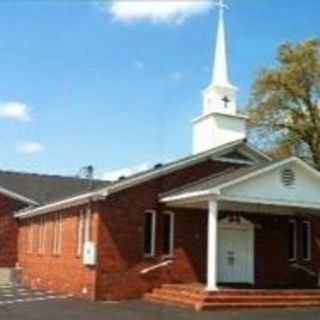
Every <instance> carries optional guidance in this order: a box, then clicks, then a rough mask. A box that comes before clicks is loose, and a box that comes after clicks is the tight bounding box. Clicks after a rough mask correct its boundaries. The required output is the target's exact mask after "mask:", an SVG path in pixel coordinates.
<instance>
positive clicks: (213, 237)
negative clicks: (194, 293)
mask: <svg viewBox="0 0 320 320" xmlns="http://www.w3.org/2000/svg"><path fill="white" fill-rule="evenodd" d="M207 260H208V263H207V290H210V291H215V290H218V286H217V284H218V201H217V200H215V199H211V200H210V201H209V212H208V256H207Z"/></svg>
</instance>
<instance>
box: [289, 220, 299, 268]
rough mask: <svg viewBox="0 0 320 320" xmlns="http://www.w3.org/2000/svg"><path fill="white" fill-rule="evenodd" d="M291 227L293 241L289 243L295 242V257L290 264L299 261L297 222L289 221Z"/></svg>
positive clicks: (290, 259)
mask: <svg viewBox="0 0 320 320" xmlns="http://www.w3.org/2000/svg"><path fill="white" fill-rule="evenodd" d="M289 225H293V226H294V228H293V239H289V241H291V240H293V246H294V250H293V257H291V258H289V257H288V260H289V261H290V262H293V261H297V258H298V228H297V220H293V219H292V220H289Z"/></svg>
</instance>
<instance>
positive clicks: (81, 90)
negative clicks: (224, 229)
mask: <svg viewBox="0 0 320 320" xmlns="http://www.w3.org/2000/svg"><path fill="white" fill-rule="evenodd" d="M134 1H135V0H132V1H131V2H134ZM180 1H181V0H180ZM146 2H148V0H147V1H146ZM227 2H228V4H229V6H230V10H228V12H227V15H226V22H227V30H228V44H229V56H230V65H231V67H230V69H231V78H232V80H233V83H234V84H235V85H237V86H238V87H239V88H240V90H241V91H240V106H241V108H244V106H245V105H246V103H247V99H248V95H249V92H250V86H251V84H252V82H253V80H254V78H255V75H256V73H257V72H258V70H259V69H260V68H262V67H263V66H270V65H272V64H273V63H274V59H275V54H276V48H277V47H278V45H279V44H280V43H282V42H284V41H287V40H290V41H294V42H298V41H302V40H305V39H308V38H311V37H316V36H319V12H320V2H319V1H318V0H305V1H296V0H294V1H292V0H281V1H279V0H259V1H252V0H229V1H227ZM194 3H195V5H193V7H188V8H187V9H186V8H182V9H181V8H180V9H179V8H178V9H177V8H173V9H172V8H171V9H172V10H171V9H170V8H169V7H168V8H166V10H167V11H164V12H163V10H162V9H163V8H161V7H160V8H153V9H150V8H149V9H148V8H147V9H146V11H143V12H144V15H143V14H141V15H139V14H136V15H134V14H133V15H132V12H130V7H126V8H124V7H123V8H120V9H121V10H122V11H121V10H120V11H119V10H118V11H117V10H116V9H119V8H116V5H117V4H115V3H113V2H112V1H111V0H110V1H106V2H99V3H97V2H94V1H89V0H88V1H84V0H83V1H76V0H59V1H55V0H46V1H45V0H43V1H40V0H38V1H36V0H34V1H28V0H24V1H1V3H0V70H1V81H0V143H1V147H2V152H1V157H0V167H1V168H2V169H13V170H23V171H34V172H40V173H44V172H46V173H54V174H55V173H58V174H68V175H73V174H76V173H77V171H78V169H79V168H80V167H82V166H84V165H87V164H92V165H94V166H95V168H96V170H97V174H99V176H101V175H103V174H105V173H110V172H111V173H114V170H118V169H125V168H133V169H135V170H136V169H140V168H145V167H147V166H149V165H153V164H155V163H158V162H163V161H168V160H173V159H176V158H178V157H181V156H185V155H188V154H189V153H190V151H191V133H192V132H191V120H192V119H193V118H194V117H196V116H198V115H200V112H201V90H202V89H204V88H205V87H206V85H207V84H208V83H209V80H210V76H211V68H212V63H213V52H214V51H213V50H214V39H215V29H216V21H217V12H216V10H213V9H212V7H211V6H210V4H209V5H208V4H207V5H204V6H202V7H201V6H200V5H199V1H197V0H195V1H194ZM148 10H149V11H148ZM150 10H151V12H150ZM157 10H158V11H157ZM170 10H171V11H170ZM179 10H180V11H179ZM119 12H120V13H119ZM121 172H126V171H121Z"/></svg>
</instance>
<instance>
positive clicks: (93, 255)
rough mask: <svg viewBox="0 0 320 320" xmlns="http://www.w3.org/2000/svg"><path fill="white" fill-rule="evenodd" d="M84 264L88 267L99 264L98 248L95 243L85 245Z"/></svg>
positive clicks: (89, 242)
mask: <svg viewBox="0 0 320 320" xmlns="http://www.w3.org/2000/svg"><path fill="white" fill-rule="evenodd" d="M83 264H85V265H86V266H95V265H96V264H97V247H96V244H95V243H94V242H93V241H86V242H85V243H84V248H83Z"/></svg>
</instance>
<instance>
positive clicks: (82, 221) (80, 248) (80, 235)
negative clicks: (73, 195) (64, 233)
mask: <svg viewBox="0 0 320 320" xmlns="http://www.w3.org/2000/svg"><path fill="white" fill-rule="evenodd" d="M84 225H85V210H84V209H81V210H80V211H79V215H78V245H77V256H78V257H81V256H82V251H83V242H84Z"/></svg>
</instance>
